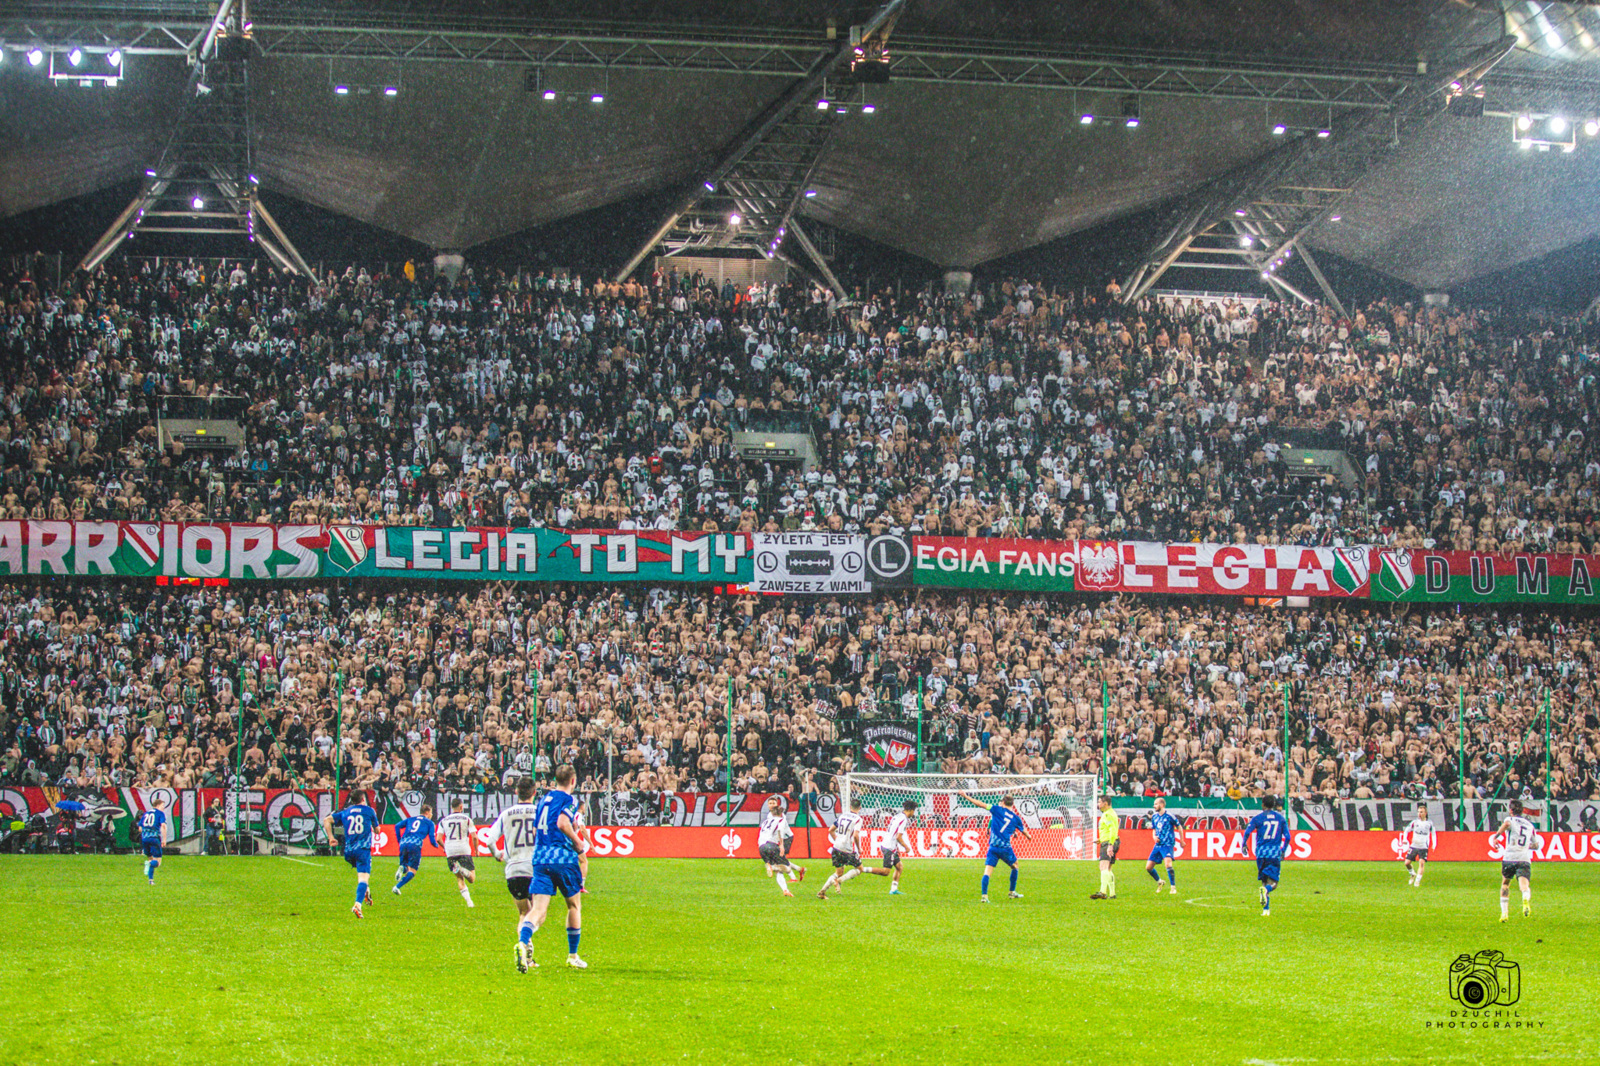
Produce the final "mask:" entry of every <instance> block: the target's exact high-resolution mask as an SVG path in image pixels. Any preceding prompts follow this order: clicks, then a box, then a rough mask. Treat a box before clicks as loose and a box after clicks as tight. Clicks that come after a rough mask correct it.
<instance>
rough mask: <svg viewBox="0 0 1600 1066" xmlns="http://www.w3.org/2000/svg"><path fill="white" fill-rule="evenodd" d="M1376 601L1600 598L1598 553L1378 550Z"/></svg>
mask: <svg viewBox="0 0 1600 1066" xmlns="http://www.w3.org/2000/svg"><path fill="white" fill-rule="evenodd" d="M1375 554H1376V559H1375V560H1374V565H1375V566H1376V567H1377V569H1376V571H1375V572H1374V574H1373V576H1372V593H1371V595H1372V598H1373V599H1374V600H1388V601H1400V602H1404V603H1426V602H1435V603H1521V602H1537V603H1600V599H1597V598H1596V596H1595V585H1596V581H1597V580H1600V555H1557V554H1553V553H1552V554H1540V555H1534V554H1528V553H1525V552H1516V553H1510V552H1507V553H1498V552H1457V551H1425V550H1421V549H1416V550H1406V549H1389V548H1380V549H1377V551H1376V553H1375Z"/></svg>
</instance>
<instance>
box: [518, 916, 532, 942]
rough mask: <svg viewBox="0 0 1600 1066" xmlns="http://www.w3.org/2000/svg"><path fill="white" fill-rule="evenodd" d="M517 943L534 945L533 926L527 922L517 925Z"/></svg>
mask: <svg viewBox="0 0 1600 1066" xmlns="http://www.w3.org/2000/svg"><path fill="white" fill-rule="evenodd" d="M517 943H519V944H531V943H533V926H532V925H531V924H529V923H528V922H527V921H520V922H518V923H517Z"/></svg>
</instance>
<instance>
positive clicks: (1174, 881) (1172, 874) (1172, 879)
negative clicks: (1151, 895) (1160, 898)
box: [1156, 866, 1178, 888]
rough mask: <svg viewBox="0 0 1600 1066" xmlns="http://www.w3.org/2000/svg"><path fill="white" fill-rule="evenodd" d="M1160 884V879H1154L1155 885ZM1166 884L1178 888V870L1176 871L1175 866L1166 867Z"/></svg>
mask: <svg viewBox="0 0 1600 1066" xmlns="http://www.w3.org/2000/svg"><path fill="white" fill-rule="evenodd" d="M1160 883H1161V878H1159V877H1158V878H1156V884H1158V885H1159V884H1160ZM1167 884H1169V885H1171V886H1172V887H1174V888H1176V887H1178V869H1177V867H1175V866H1169V867H1167Z"/></svg>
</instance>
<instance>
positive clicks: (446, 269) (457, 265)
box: [433, 252, 467, 285]
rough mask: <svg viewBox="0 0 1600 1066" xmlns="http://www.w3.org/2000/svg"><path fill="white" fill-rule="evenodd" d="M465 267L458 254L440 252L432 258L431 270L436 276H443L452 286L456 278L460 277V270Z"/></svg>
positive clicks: (464, 261) (462, 259)
mask: <svg viewBox="0 0 1600 1066" xmlns="http://www.w3.org/2000/svg"><path fill="white" fill-rule="evenodd" d="M466 265H467V261H466V260H465V259H464V258H462V256H461V253H460V252H440V253H439V254H438V255H435V256H434V257H433V270H434V273H436V274H443V275H444V276H445V278H446V280H448V281H449V282H450V284H452V285H454V284H455V283H456V278H458V277H460V276H461V270H462V268H463V267H465V266H466Z"/></svg>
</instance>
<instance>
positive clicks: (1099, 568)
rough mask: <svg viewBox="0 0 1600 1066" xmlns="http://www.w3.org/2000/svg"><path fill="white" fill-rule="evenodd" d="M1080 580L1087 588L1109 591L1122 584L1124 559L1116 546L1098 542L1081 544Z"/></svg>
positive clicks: (1079, 547) (1079, 546)
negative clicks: (1108, 589)
mask: <svg viewBox="0 0 1600 1066" xmlns="http://www.w3.org/2000/svg"><path fill="white" fill-rule="evenodd" d="M1078 579H1079V580H1078V584H1080V585H1081V586H1083V587H1085V588H1097V589H1107V588H1116V587H1117V586H1118V585H1120V584H1122V559H1121V558H1120V557H1119V555H1118V553H1117V546H1116V544H1114V543H1108V542H1106V541H1097V540H1093V541H1084V542H1083V543H1081V544H1079V545H1078Z"/></svg>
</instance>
